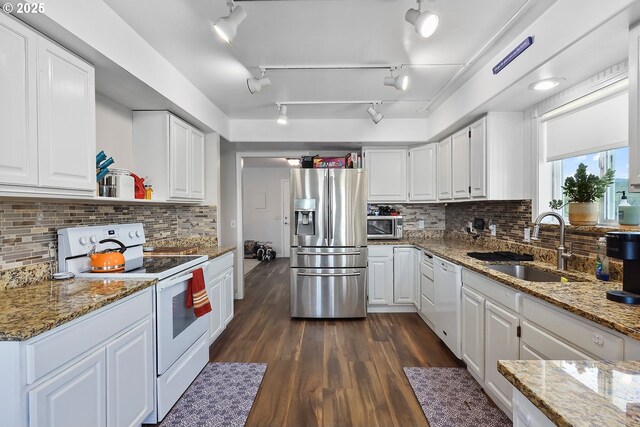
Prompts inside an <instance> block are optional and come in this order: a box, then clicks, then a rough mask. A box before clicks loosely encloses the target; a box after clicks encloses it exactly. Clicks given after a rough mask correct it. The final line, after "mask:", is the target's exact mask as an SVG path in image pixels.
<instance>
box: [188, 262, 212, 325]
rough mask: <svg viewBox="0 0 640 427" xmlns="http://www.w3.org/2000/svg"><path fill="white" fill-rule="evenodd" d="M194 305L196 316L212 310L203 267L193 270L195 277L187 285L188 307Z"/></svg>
mask: <svg viewBox="0 0 640 427" xmlns="http://www.w3.org/2000/svg"><path fill="white" fill-rule="evenodd" d="M191 307H193V312H194V313H195V315H196V317H200V316H204V315H205V314H207V313H208V312H210V311H211V304H210V303H209V298H208V297H207V288H206V287H205V283H204V272H203V271H202V269H201V268H198V269H197V270H193V279H191V280H189V284H188V285H187V308H191Z"/></svg>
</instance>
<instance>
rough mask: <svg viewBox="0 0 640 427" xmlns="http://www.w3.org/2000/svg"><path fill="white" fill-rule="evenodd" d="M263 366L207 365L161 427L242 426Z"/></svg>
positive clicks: (259, 364)
mask: <svg viewBox="0 0 640 427" xmlns="http://www.w3.org/2000/svg"><path fill="white" fill-rule="evenodd" d="M266 369H267V365H266V363H209V364H207V366H205V368H204V369H203V370H202V372H200V375H198V377H197V378H196V379H195V380H194V381H193V383H192V384H191V386H189V388H188V389H187V391H186V392H185V393H184V394H183V395H182V397H181V398H180V400H178V402H177V403H176V404H175V406H174V407H173V408H172V409H171V411H170V412H169V413H168V414H167V416H166V417H165V418H164V420H163V421H162V423H160V426H161V427H195V426H198V427H242V426H244V424H245V423H246V422H247V417H248V416H249V411H250V410H251V406H252V405H253V401H254V400H255V398H256V395H257V394H258V389H259V388H260V383H261V382H262V378H263V377H264V373H265V371H266Z"/></svg>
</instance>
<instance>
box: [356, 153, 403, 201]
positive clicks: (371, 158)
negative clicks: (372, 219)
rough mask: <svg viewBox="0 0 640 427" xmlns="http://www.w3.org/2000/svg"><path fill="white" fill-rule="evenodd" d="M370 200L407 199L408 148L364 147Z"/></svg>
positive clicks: (368, 198)
mask: <svg viewBox="0 0 640 427" xmlns="http://www.w3.org/2000/svg"><path fill="white" fill-rule="evenodd" d="M362 154H363V156H364V165H365V169H366V170H367V180H368V187H367V191H368V197H367V200H368V201H370V202H406V201H407V149H406V148H363V149H362Z"/></svg>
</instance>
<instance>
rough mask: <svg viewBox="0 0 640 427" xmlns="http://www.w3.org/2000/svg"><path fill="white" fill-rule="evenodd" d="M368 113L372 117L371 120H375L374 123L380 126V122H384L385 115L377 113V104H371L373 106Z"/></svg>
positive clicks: (368, 109)
mask: <svg viewBox="0 0 640 427" xmlns="http://www.w3.org/2000/svg"><path fill="white" fill-rule="evenodd" d="M367 113H369V115H370V116H371V120H373V123H375V124H378V123H379V122H380V120H382V118H383V117H384V114H382V113H381V112H379V111H376V105H375V104H371V106H370V107H369V108H367Z"/></svg>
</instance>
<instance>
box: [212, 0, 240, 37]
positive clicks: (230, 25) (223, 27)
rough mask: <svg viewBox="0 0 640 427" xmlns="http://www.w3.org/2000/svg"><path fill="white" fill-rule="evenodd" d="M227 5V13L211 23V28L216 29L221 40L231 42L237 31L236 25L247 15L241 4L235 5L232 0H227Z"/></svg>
mask: <svg viewBox="0 0 640 427" xmlns="http://www.w3.org/2000/svg"><path fill="white" fill-rule="evenodd" d="M227 6H229V15H227V16H223V17H222V18H218V20H217V21H216V23H215V24H213V29H214V30H216V33H218V35H219V36H220V37H221V38H222V40H224V41H226V42H227V43H231V40H233V39H234V38H235V36H236V33H237V32H238V26H240V24H242V21H244V20H245V18H246V17H247V12H245V11H244V9H243V8H242V6H236V5H235V4H234V3H233V0H228V1H227Z"/></svg>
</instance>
